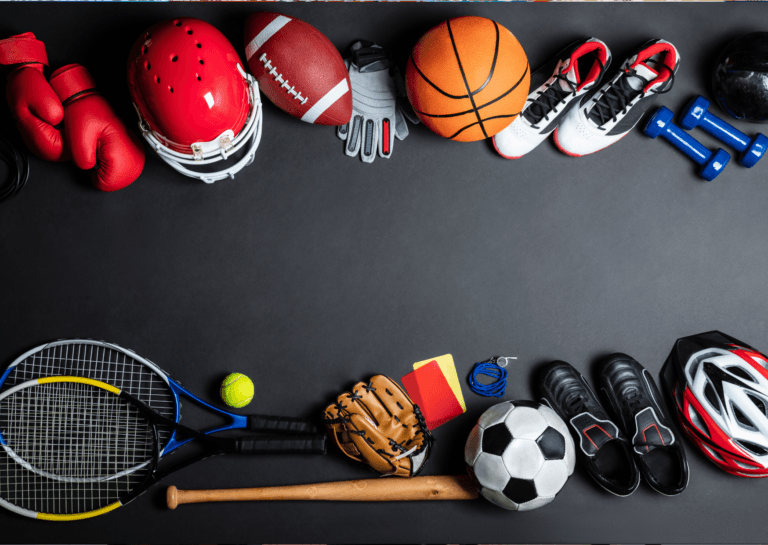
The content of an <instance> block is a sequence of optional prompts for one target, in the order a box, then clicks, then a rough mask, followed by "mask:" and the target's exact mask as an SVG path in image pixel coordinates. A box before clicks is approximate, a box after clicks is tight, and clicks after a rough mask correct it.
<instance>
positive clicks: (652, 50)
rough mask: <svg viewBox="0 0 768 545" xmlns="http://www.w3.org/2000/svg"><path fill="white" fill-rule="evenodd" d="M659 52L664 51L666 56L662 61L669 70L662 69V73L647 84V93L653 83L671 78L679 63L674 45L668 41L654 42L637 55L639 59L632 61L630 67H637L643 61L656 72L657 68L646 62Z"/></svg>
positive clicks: (656, 83) (644, 90)
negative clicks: (654, 68)
mask: <svg viewBox="0 0 768 545" xmlns="http://www.w3.org/2000/svg"><path fill="white" fill-rule="evenodd" d="M659 53H664V56H663V57H662V61H661V62H662V63H663V64H664V66H666V67H667V68H668V69H669V70H663V71H661V74H659V76H658V77H656V78H655V79H653V80H652V81H650V82H649V83H648V85H646V86H645V89H643V92H646V93H647V92H648V90H649V89H650V88H651V87H652V86H653V85H658V84H659V83H663V82H665V81H667V80H668V79H669V76H670V74H672V72H674V70H675V65H676V64H677V53H676V52H675V48H674V47H673V46H672V44H668V43H656V44H653V45H652V46H650V47H648V48H646V49H644V50H642V51H641V52H640V53H639V54H638V55H637V60H636V61H635V62H634V63H632V65H631V66H630V68H636V67H637V65H638V64H640V63H643V66H645V67H646V68H647V69H648V70H651V71H652V72H656V70H653V69H652V68H650V67H649V66H648V65H647V64H645V61H647V60H648V59H650V58H651V57H653V56H654V55H658V54H659Z"/></svg>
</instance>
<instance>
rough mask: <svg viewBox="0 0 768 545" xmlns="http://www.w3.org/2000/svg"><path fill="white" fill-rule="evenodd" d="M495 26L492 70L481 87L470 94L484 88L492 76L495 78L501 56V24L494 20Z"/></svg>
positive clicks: (474, 93)
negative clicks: (497, 63) (494, 74)
mask: <svg viewBox="0 0 768 545" xmlns="http://www.w3.org/2000/svg"><path fill="white" fill-rule="evenodd" d="M492 23H493V26H494V27H496V47H495V49H494V50H493V62H492V63H491V71H490V73H489V74H488V79H486V80H485V82H484V83H483V84H482V85H481V86H480V88H479V89H478V90H477V91H472V92H470V95H472V96H474V95H476V94H477V93H479V92H480V91H482V90H483V89H485V87H486V86H487V85H488V84H489V83H490V82H491V78H493V71H494V70H495V69H496V60H497V59H498V58H499V42H500V39H499V25H498V23H496V21H492Z"/></svg>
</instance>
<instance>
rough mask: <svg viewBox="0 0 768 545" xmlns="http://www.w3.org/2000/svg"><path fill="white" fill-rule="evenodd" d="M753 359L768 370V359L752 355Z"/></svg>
mask: <svg viewBox="0 0 768 545" xmlns="http://www.w3.org/2000/svg"><path fill="white" fill-rule="evenodd" d="M752 360H753V361H754V362H755V363H756V364H758V365H759V366H760V367H762V368H763V369H765V370H766V371H768V361H765V360H764V359H762V358H756V357H754V356H752Z"/></svg>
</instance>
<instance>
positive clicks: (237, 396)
mask: <svg viewBox="0 0 768 545" xmlns="http://www.w3.org/2000/svg"><path fill="white" fill-rule="evenodd" d="M220 393H221V399H223V400H224V403H226V404H227V405H229V406H230V407H237V408H238V409H239V408H241V407H245V406H246V405H248V404H249V403H250V402H251V400H252V399H253V382H251V379H249V378H248V377H246V376H245V375H243V374H242V373H232V374H229V375H227V378H225V379H224V382H222V383H221V390H220Z"/></svg>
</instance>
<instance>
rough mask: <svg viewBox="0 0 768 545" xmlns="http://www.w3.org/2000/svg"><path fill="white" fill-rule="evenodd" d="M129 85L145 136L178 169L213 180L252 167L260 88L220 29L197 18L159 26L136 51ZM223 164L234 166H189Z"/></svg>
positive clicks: (259, 118) (131, 58)
mask: <svg viewBox="0 0 768 545" xmlns="http://www.w3.org/2000/svg"><path fill="white" fill-rule="evenodd" d="M128 82H129V87H130V92H131V98H132V99H133V105H134V108H135V109H136V112H137V114H138V116H139V128H140V129H141V132H142V135H143V136H144V138H145V139H146V140H147V142H149V144H150V145H151V146H152V148H153V149H154V150H155V151H156V152H157V153H158V155H160V157H161V158H162V159H163V160H164V161H165V162H166V163H168V164H169V165H170V166H172V167H173V168H174V169H175V170H177V171H178V172H180V173H182V174H184V175H185V176H190V177H193V178H198V179H200V180H203V181H204V182H207V183H212V182H214V181H217V180H221V179H224V178H227V177H230V178H234V175H235V174H236V173H237V172H239V171H240V170H241V169H242V168H244V167H245V166H247V165H249V164H251V163H252V162H253V159H254V156H255V153H256V149H257V147H258V145H259V141H260V139H261V127H262V108H261V98H260V95H259V88H258V85H257V84H256V81H255V79H254V78H253V77H252V76H250V75H249V74H247V73H246V72H245V71H244V70H243V68H242V66H241V64H240V58H239V56H238V54H237V52H236V51H235V49H234V48H233V47H232V44H231V43H229V41H228V40H227V39H226V38H225V37H224V35H222V34H221V33H220V32H219V31H218V30H217V29H216V28H214V27H213V26H211V25H209V24H208V23H206V22H204V21H201V20H199V19H192V18H179V19H173V20H168V21H164V22H162V23H158V24H157V25H154V26H153V27H152V28H150V29H149V30H148V31H147V32H145V33H143V34H142V35H141V36H140V37H139V39H138V40H137V41H136V42H135V43H134V45H133V48H132V49H131V53H130V55H129V60H128ZM241 150H244V152H243V155H242V157H241V158H239V159H238V160H237V161H233V160H232V159H231V156H232V155H233V154H236V153H238V152H239V151H241ZM218 161H225V162H226V161H228V162H230V163H233V164H231V165H229V166H227V167H225V168H222V169H221V170H219V171H216V172H201V171H195V170H192V169H190V168H187V167H186V166H184V165H190V166H196V167H199V166H206V165H210V164H213V163H216V162H218Z"/></svg>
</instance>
